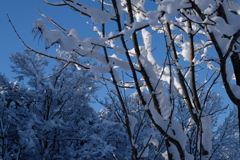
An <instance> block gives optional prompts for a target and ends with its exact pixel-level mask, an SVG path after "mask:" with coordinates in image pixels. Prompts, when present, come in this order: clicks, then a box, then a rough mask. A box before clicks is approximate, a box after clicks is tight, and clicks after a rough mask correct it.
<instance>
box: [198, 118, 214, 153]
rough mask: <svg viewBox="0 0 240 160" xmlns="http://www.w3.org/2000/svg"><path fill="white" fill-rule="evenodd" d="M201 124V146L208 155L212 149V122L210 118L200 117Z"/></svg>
mask: <svg viewBox="0 0 240 160" xmlns="http://www.w3.org/2000/svg"><path fill="white" fill-rule="evenodd" d="M201 122H202V132H203V133H202V144H203V147H204V149H205V150H206V151H208V153H209V155H211V149H212V121H211V117H210V116H204V117H201Z"/></svg>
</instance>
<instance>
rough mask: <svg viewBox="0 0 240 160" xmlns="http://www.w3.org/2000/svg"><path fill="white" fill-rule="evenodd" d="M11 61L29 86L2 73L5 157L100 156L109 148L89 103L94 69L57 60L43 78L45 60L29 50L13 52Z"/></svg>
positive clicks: (2, 128)
mask: <svg viewBox="0 0 240 160" xmlns="http://www.w3.org/2000/svg"><path fill="white" fill-rule="evenodd" d="M11 61H12V62H13V66H12V68H13V71H14V72H15V73H17V77H16V78H17V79H19V80H20V81H21V80H23V79H24V78H25V79H26V81H27V82H28V83H27V84H28V85H29V87H30V88H28V89H27V88H24V87H19V88H18V85H17V84H18V83H16V84H14V85H13V84H11V83H10V84H9V83H8V82H7V80H6V79H4V77H3V76H2V75H1V79H2V80H3V81H1V86H0V89H1V90H0V91H1V100H2V102H4V103H1V110H2V112H1V114H2V115H3V116H2V117H1V135H2V136H1V143H2V145H1V147H2V148H1V151H2V152H1V153H2V155H1V157H2V158H3V159H9V157H10V156H17V157H18V158H20V159H59V158H60V159H102V158H103V157H106V155H107V154H110V153H111V150H112V148H111V147H110V146H109V145H108V144H106V142H104V141H103V140H102V139H101V138H100V137H101V136H99V135H101V134H103V133H104V132H103V131H104V129H103V128H104V126H103V125H100V124H99V120H98V117H97V114H96V112H95V111H94V110H93V109H92V108H91V107H90V106H89V104H88V103H89V102H90V101H91V99H90V96H91V95H92V94H94V93H95V91H96V89H97V87H96V85H95V84H94V83H95V80H94V79H93V75H91V74H89V73H87V72H86V71H78V70H76V67H75V66H73V65H66V64H65V63H64V62H61V61H59V62H58V63H57V64H56V65H55V66H54V67H53V70H52V72H53V74H52V75H51V76H49V77H47V78H46V77H44V76H45V74H44V66H46V65H47V64H48V62H47V61H46V60H44V58H43V57H42V56H38V55H36V54H33V53H31V52H30V51H25V53H16V54H13V55H12V56H11ZM12 135H14V136H12ZM11 136H12V137H11ZM110 155H111V154H110ZM108 157H109V156H108Z"/></svg>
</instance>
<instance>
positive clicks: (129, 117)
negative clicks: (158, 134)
mask: <svg viewBox="0 0 240 160" xmlns="http://www.w3.org/2000/svg"><path fill="white" fill-rule="evenodd" d="M128 120H129V123H130V129H131V133H132V135H133V133H134V127H135V125H136V124H137V123H138V121H137V119H136V118H135V117H134V116H132V115H128Z"/></svg>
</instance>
